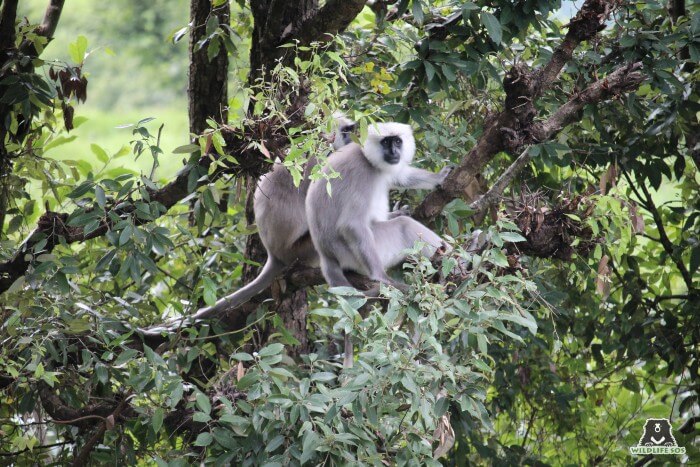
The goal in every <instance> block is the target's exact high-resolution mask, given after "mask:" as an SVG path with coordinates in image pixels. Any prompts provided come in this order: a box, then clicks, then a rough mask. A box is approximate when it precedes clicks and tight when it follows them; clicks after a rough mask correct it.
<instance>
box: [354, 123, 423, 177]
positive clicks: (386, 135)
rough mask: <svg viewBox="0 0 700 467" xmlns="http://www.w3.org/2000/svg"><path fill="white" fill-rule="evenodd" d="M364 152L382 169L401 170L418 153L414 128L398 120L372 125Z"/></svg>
mask: <svg viewBox="0 0 700 467" xmlns="http://www.w3.org/2000/svg"><path fill="white" fill-rule="evenodd" d="M362 152H363V153H364V155H365V157H366V158H367V160H368V161H369V162H370V163H371V164H372V165H373V166H375V167H376V168H377V169H379V170H380V171H382V172H387V173H393V172H397V171H400V170H402V168H403V167H405V166H407V165H410V164H411V162H412V161H413V157H414V156H415V154H416V140H415V138H414V137H413V130H412V129H411V127H410V126H409V125H406V124H403V123H396V122H388V123H375V124H373V125H370V127H369V128H368V131H367V139H366V140H365V143H364V145H363V146H362Z"/></svg>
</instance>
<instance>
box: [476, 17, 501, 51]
mask: <svg viewBox="0 0 700 467" xmlns="http://www.w3.org/2000/svg"><path fill="white" fill-rule="evenodd" d="M480 16H481V24H483V25H484V27H486V32H488V33H489V37H490V38H491V40H492V41H494V42H495V43H496V44H500V43H501V39H502V37H503V30H502V29H501V23H499V22H498V19H497V18H496V17H495V16H494V15H493V14H491V13H489V12H486V11H482V12H481V13H480Z"/></svg>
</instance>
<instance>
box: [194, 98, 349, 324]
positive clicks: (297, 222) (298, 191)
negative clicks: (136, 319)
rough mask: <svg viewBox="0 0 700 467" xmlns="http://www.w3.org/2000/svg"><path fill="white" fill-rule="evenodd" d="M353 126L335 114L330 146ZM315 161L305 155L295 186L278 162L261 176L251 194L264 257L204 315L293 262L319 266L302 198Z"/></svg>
mask: <svg viewBox="0 0 700 467" xmlns="http://www.w3.org/2000/svg"><path fill="white" fill-rule="evenodd" d="M355 128H356V124H355V122H353V121H352V120H349V119H348V118H346V117H345V115H343V114H342V113H340V112H336V113H334V114H333V134H332V138H333V141H332V144H333V149H335V150H338V149H340V148H342V147H343V146H345V145H347V144H350V143H351V142H352V134H353V133H354V131H355ZM317 164H318V160H317V159H316V157H314V156H310V157H309V158H308V160H307V162H306V165H305V166H304V174H303V178H302V180H301V183H300V184H299V186H298V187H297V186H295V185H294V179H293V178H292V174H290V173H289V170H288V169H287V168H286V167H285V166H284V164H282V163H280V162H275V163H274V165H273V166H272V170H271V171H270V172H268V173H266V174H265V175H263V176H262V177H260V180H259V181H258V186H257V189H256V190H255V195H254V197H253V212H254V213H255V223H256V224H257V226H258V233H259V235H260V240H261V241H262V244H263V246H264V247H265V251H266V252H267V260H266V261H265V265H264V266H263V268H262V270H261V271H260V274H258V276H257V277H256V278H255V279H253V280H252V281H251V282H250V283H248V284H247V285H245V286H244V287H242V288H240V289H239V290H237V291H236V292H235V293H233V294H231V295H228V296H226V297H224V298H222V299H220V300H219V301H217V302H216V304H214V305H213V306H212V307H210V308H208V309H206V310H207V311H206V313H205V315H206V316H209V315H212V314H214V313H216V312H218V311H219V310H223V309H224V308H234V307H237V306H239V305H242V304H243V303H245V302H247V301H248V300H250V299H251V298H253V297H254V296H255V295H257V294H258V293H260V292H262V291H263V290H265V289H266V288H267V287H268V286H269V285H270V284H271V283H272V282H273V281H274V280H275V278H276V277H277V276H279V275H280V274H281V273H282V271H284V269H285V268H286V267H287V266H289V265H291V264H293V263H299V264H304V265H307V266H312V267H318V264H319V261H318V254H317V253H316V250H315V249H314V246H313V243H312V242H311V237H310V236H309V227H308V224H307V221H306V211H305V209H304V200H305V199H306V193H307V191H308V190H309V183H310V182H311V181H310V179H309V176H310V175H311V170H312V169H313V168H314V166H316V165H317ZM205 315H202V316H198V318H203V317H205Z"/></svg>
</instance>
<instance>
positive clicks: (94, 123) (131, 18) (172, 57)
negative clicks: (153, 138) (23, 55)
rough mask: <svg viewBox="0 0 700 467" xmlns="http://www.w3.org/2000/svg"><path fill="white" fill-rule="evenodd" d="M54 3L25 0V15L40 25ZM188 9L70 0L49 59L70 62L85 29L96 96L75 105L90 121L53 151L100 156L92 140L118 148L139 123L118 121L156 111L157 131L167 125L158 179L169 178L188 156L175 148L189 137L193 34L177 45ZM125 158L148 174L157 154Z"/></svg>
mask: <svg viewBox="0 0 700 467" xmlns="http://www.w3.org/2000/svg"><path fill="white" fill-rule="evenodd" d="M46 5H47V1H46V0H23V1H22V2H20V5H19V8H20V17H22V18H26V20H28V21H29V23H31V24H36V23H39V22H41V20H42V18H43V15H44V9H45V8H46ZM188 15H189V2H188V1H187V0H151V1H149V2H143V1H141V0H119V1H116V2H96V1H93V0H71V1H70V2H68V5H66V8H65V9H64V10H63V14H62V15H61V20H60V22H59V25H58V28H57V30H56V37H55V39H54V40H53V41H52V42H51V43H50V44H49V45H48V46H47V48H46V50H45V51H44V53H42V58H43V59H45V60H46V61H47V62H50V61H51V60H60V61H66V62H69V63H70V62H71V61H70V58H69V53H68V47H69V44H70V43H71V42H74V41H75V40H76V38H77V37H78V35H84V36H85V37H87V39H88V44H89V46H88V50H89V51H91V53H90V55H89V56H88V58H87V60H86V62H85V66H84V72H85V73H86V74H87V76H88V79H89V85H88V98H87V102H86V103H84V104H79V105H77V106H76V109H75V115H76V117H80V116H82V117H86V118H87V121H86V122H85V123H83V124H82V125H80V126H79V127H78V128H76V129H75V130H73V131H72V132H71V135H75V136H77V138H76V139H75V140H74V141H72V142H70V143H68V144H64V145H61V146H57V147H55V148H52V149H50V150H49V151H47V153H46V154H45V155H46V157H53V158H57V159H87V160H90V161H91V162H92V159H93V158H95V156H94V154H93V153H92V151H91V150H90V145H91V144H93V143H95V144H99V145H100V146H102V147H103V148H104V149H105V150H106V151H107V152H108V153H109V154H113V153H115V152H117V151H118V150H119V149H120V148H121V147H122V146H124V145H128V144H129V141H131V140H132V139H134V137H133V136H132V134H131V129H129V128H121V129H120V128H116V127H118V126H120V125H124V124H128V123H136V122H137V121H139V120H141V119H143V118H146V117H155V120H154V121H152V122H150V123H148V124H147V127H148V128H149V130H151V132H152V133H156V132H157V130H158V127H159V126H160V125H161V124H165V127H164V128H163V134H162V140H161V147H162V149H163V151H164V155H163V156H162V157H161V160H160V164H161V165H160V168H159V169H158V171H157V176H158V178H160V179H165V178H169V177H170V176H172V174H174V173H175V172H176V171H177V170H178V169H179V168H180V167H182V156H181V155H177V154H172V150H173V149H174V148H176V147H177V146H181V145H183V144H187V142H188V125H187V40H188V38H187V37H184V38H183V39H182V40H181V41H180V42H178V43H177V44H173V42H172V35H173V33H174V32H175V31H177V30H179V29H181V28H183V27H184V26H186V25H187V22H188ZM118 163H120V164H124V165H128V168H130V169H134V170H140V171H144V172H146V171H148V170H150V167H151V164H152V160H151V159H150V156H148V155H143V156H141V157H140V158H139V159H138V160H134V159H133V157H132V158H131V159H128V158H121V159H119V160H118ZM95 166H97V164H95Z"/></svg>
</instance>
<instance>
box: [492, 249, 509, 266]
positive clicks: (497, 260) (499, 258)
mask: <svg viewBox="0 0 700 467" xmlns="http://www.w3.org/2000/svg"><path fill="white" fill-rule="evenodd" d="M488 260H489V262H491V263H493V264H495V265H496V266H499V267H502V268H507V267H508V266H509V264H508V258H506V255H504V254H503V252H502V251H501V250H495V249H494V250H491V251H490V254H489V257H488Z"/></svg>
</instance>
